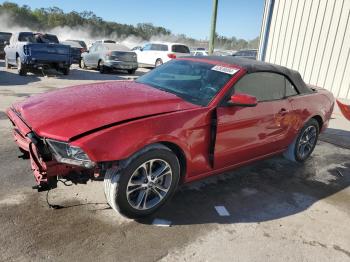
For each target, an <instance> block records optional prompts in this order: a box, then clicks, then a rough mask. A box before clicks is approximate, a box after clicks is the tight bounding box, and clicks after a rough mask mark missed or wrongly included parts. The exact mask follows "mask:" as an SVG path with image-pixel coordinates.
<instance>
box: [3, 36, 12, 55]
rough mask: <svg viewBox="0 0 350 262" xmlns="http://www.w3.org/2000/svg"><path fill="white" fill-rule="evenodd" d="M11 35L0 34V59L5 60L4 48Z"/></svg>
mask: <svg viewBox="0 0 350 262" xmlns="http://www.w3.org/2000/svg"><path fill="white" fill-rule="evenodd" d="M11 36H12V34H11V33H7V32H0V59H3V58H5V51H4V48H5V46H6V44H9V42H10V38H11Z"/></svg>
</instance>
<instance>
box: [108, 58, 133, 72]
mask: <svg viewBox="0 0 350 262" xmlns="http://www.w3.org/2000/svg"><path fill="white" fill-rule="evenodd" d="M104 66H107V67H110V68H113V69H120V70H136V69H137V68H138V63H137V62H124V61H115V60H107V61H105V63H104Z"/></svg>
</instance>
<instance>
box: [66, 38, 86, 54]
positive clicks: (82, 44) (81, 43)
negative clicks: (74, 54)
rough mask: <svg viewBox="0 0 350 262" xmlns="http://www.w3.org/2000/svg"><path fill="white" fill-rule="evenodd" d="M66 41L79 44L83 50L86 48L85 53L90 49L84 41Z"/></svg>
mask: <svg viewBox="0 0 350 262" xmlns="http://www.w3.org/2000/svg"><path fill="white" fill-rule="evenodd" d="M66 41H68V42H76V43H78V44H79V45H80V46H81V47H82V48H84V52H85V51H86V50H87V49H88V48H87V45H86V43H85V41H83V40H70V39H67V40H66Z"/></svg>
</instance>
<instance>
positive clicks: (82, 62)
mask: <svg viewBox="0 0 350 262" xmlns="http://www.w3.org/2000/svg"><path fill="white" fill-rule="evenodd" d="M79 67H80V68H81V69H86V65H85V62H84V59H83V58H82V59H80V62H79Z"/></svg>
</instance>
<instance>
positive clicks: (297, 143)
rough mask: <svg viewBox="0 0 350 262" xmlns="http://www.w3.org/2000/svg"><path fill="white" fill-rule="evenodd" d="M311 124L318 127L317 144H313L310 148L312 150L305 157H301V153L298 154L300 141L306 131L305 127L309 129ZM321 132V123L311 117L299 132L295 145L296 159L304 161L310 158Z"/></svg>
mask: <svg viewBox="0 0 350 262" xmlns="http://www.w3.org/2000/svg"><path fill="white" fill-rule="evenodd" d="M309 126H314V127H316V131H317V133H316V141H315V144H314V145H313V147H312V149H311V150H310V152H309V153H308V155H307V156H306V157H304V158H300V157H299V154H298V148H299V146H298V145H299V142H300V139H301V137H302V135H303V134H304V131H305V129H307V128H308V127H309ZM319 134H320V127H319V124H318V122H317V120H316V119H313V118H312V119H310V120H309V121H308V122H307V123H306V124H305V125H304V126H303V128H302V129H301V130H300V132H299V135H298V137H297V139H296V141H295V147H294V156H295V160H296V161H297V162H304V161H305V160H306V159H308V158H309V157H310V155H311V154H312V152H313V151H314V149H315V147H316V144H317V141H318V136H319Z"/></svg>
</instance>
